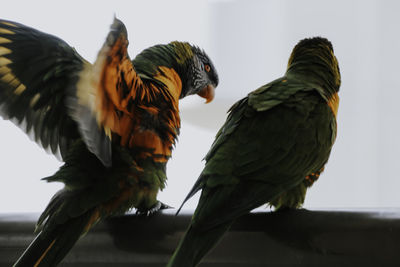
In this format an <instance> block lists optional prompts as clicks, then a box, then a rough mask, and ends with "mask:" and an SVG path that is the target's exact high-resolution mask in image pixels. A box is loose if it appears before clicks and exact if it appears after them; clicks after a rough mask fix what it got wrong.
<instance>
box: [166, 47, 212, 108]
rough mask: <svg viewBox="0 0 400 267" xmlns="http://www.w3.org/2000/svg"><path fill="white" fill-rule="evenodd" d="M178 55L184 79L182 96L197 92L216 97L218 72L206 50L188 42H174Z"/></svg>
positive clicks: (181, 74)
mask: <svg viewBox="0 0 400 267" xmlns="http://www.w3.org/2000/svg"><path fill="white" fill-rule="evenodd" d="M171 45H172V46H173V47H174V50H175V52H176V57H177V64H178V66H177V67H176V68H177V69H178V70H177V71H178V73H179V75H180V77H181V79H182V92H181V95H180V98H183V97H185V96H188V95H194V94H197V95H199V96H201V97H203V98H205V99H206V103H208V102H211V101H212V100H213V98H214V94H215V93H214V90H215V88H216V87H217V85H218V81H219V79H218V74H217V70H216V69H215V67H214V64H213V63H212V61H211V59H210V58H209V57H208V55H207V54H206V53H205V52H204V50H202V49H200V48H198V47H197V46H193V45H190V44H189V43H186V42H172V43H171Z"/></svg>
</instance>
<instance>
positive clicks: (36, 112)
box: [0, 20, 85, 156]
mask: <svg viewBox="0 0 400 267" xmlns="http://www.w3.org/2000/svg"><path fill="white" fill-rule="evenodd" d="M84 62H85V61H84V59H82V57H80V56H79V55H78V54H77V53H76V51H75V50H74V49H73V48H72V47H70V46H69V45H68V44H67V43H66V42H64V41H63V40H61V39H59V38H57V37H55V36H52V35H49V34H46V33H43V32H40V31H38V30H35V29H33V28H30V27H27V26H24V25H22V24H19V23H16V22H11V21H6V20H0V115H1V116H2V117H3V118H5V119H9V120H11V121H13V122H14V123H15V124H17V125H18V126H19V127H20V128H22V129H23V130H24V131H25V132H27V133H28V134H29V135H30V136H31V138H33V139H34V140H35V141H36V142H37V143H39V144H40V145H42V146H43V147H44V148H45V149H49V150H51V152H53V153H54V154H58V153H60V154H61V156H64V155H65V153H66V150H67V148H68V146H69V143H70V142H71V141H73V140H74V139H76V138H78V137H79V132H78V131H77V127H76V123H75V122H74V121H73V120H72V119H71V117H70V116H68V114H67V110H66V108H65V104H64V103H65V98H66V86H67V84H70V83H73V82H74V81H75V80H76V74H77V73H79V72H80V71H81V69H82V66H83V64H84Z"/></svg>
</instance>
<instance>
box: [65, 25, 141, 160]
mask: <svg viewBox="0 0 400 267" xmlns="http://www.w3.org/2000/svg"><path fill="white" fill-rule="evenodd" d="M127 47H128V40H127V31H126V28H125V25H124V24H123V23H122V22H121V21H119V20H118V19H114V23H113V24H112V25H111V30H110V33H109V34H108V36H107V39H106V42H105V43H104V45H103V47H102V48H101V50H100V52H99V54H98V57H97V59H96V61H95V63H94V64H93V65H91V64H89V63H86V64H84V66H83V70H82V71H81V72H80V73H79V79H78V81H77V82H76V83H73V84H71V86H70V88H69V90H68V100H67V106H68V108H69V114H70V115H71V116H72V118H73V119H74V120H75V121H76V122H77V123H78V125H79V130H80V133H81V135H82V137H83V139H84V141H85V143H86V145H87V146H88V148H89V150H90V151H91V152H93V153H94V154H95V155H96V156H97V157H98V158H99V159H100V160H101V161H102V162H103V164H104V165H105V166H110V165H111V157H112V155H111V143H112V141H113V140H112V139H113V136H118V138H119V140H118V142H119V143H120V145H122V146H130V144H131V143H132V142H133V141H132V133H133V131H134V127H135V126H136V125H138V124H139V120H140V118H138V117H137V116H135V114H134V111H133V110H134V106H135V105H138V102H137V101H139V102H140V103H141V102H143V101H144V100H145V98H146V97H147V96H148V95H147V91H146V90H147V87H145V86H144V85H143V82H142V80H141V79H140V77H139V76H138V74H137V73H136V71H135V69H134V67H133V64H132V62H131V60H130V58H129V56H128V52H127Z"/></svg>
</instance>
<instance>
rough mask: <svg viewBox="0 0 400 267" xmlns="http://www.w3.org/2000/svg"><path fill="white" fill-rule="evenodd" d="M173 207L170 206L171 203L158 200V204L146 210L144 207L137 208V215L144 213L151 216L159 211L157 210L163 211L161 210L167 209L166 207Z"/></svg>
mask: <svg viewBox="0 0 400 267" xmlns="http://www.w3.org/2000/svg"><path fill="white" fill-rule="evenodd" d="M172 208H173V207H171V206H169V205H167V204H165V203H162V202H161V201H158V200H157V202H156V204H154V205H153V206H152V207H150V208H149V209H145V210H143V209H137V210H136V214H137V215H144V216H150V215H153V214H155V213H157V212H159V211H161V210H165V209H172Z"/></svg>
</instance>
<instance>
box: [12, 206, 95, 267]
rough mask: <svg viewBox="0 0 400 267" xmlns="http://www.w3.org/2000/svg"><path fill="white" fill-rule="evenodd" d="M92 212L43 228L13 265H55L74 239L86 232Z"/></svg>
mask: <svg viewBox="0 0 400 267" xmlns="http://www.w3.org/2000/svg"><path fill="white" fill-rule="evenodd" d="M91 217H92V212H87V213H85V214H82V215H81V216H79V217H76V218H72V219H70V220H69V221H67V222H66V223H64V224H60V225H57V226H55V227H52V228H50V229H48V228H44V229H43V230H42V231H41V232H40V233H39V234H38V236H37V237H36V238H35V239H34V240H33V241H32V243H31V244H30V245H29V247H28V248H27V249H26V250H25V252H24V253H23V254H22V256H21V257H20V258H19V259H18V260H17V262H16V263H15V264H14V267H22V266H34V267H45V266H56V265H57V264H58V263H60V262H61V260H62V259H63V258H64V257H65V255H66V254H67V253H68V252H69V251H70V250H71V248H72V247H73V246H74V244H75V243H76V241H78V239H79V238H80V237H81V236H82V235H83V234H85V233H86V231H87V229H88V227H87V226H88V224H89V223H91Z"/></svg>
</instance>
